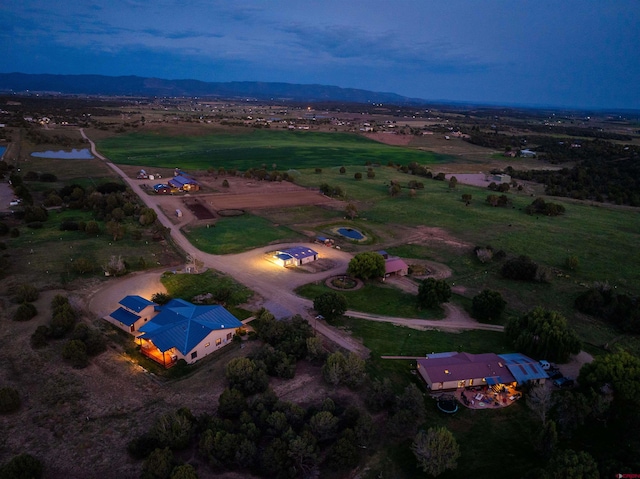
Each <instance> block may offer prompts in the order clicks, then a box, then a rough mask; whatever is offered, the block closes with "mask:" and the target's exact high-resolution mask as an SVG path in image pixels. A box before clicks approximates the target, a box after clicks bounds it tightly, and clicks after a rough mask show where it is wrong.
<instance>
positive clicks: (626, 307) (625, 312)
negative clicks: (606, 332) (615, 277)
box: [574, 283, 640, 334]
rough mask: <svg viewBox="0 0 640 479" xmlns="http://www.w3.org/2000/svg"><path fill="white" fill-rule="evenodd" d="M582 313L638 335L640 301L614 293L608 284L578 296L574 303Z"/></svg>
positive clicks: (600, 285)
mask: <svg viewBox="0 0 640 479" xmlns="http://www.w3.org/2000/svg"><path fill="white" fill-rule="evenodd" d="M574 305H575V307H576V309H577V310H578V311H580V312H582V313H585V314H590V315H592V316H596V317H598V318H602V319H604V320H605V321H607V322H608V323H611V324H613V325H615V326H616V327H618V328H619V329H620V330H622V331H624V332H628V333H632V334H638V333H640V300H639V299H638V297H634V296H629V295H627V294H623V293H616V292H615V291H614V290H613V289H612V288H611V287H610V286H609V285H608V284H606V283H604V284H597V285H595V286H593V287H591V288H589V289H588V290H587V291H585V292H584V293H582V294H581V295H580V296H578V297H577V298H576V300H575V302H574Z"/></svg>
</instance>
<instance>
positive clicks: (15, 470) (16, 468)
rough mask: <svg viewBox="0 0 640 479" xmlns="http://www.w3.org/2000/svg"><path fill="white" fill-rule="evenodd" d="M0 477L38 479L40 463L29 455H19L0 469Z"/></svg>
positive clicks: (40, 471)
mask: <svg viewBox="0 0 640 479" xmlns="http://www.w3.org/2000/svg"><path fill="white" fill-rule="evenodd" d="M0 477H3V478H5V479H40V478H41V477H42V463H41V462H40V460H38V459H37V458H35V457H33V456H32V455H30V454H20V455H18V456H14V457H13V458H11V460H10V461H9V462H7V463H6V464H5V465H4V466H2V467H0Z"/></svg>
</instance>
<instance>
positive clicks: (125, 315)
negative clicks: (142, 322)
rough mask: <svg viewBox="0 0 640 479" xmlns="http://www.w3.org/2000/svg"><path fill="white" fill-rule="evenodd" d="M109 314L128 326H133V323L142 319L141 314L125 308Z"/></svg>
mask: <svg viewBox="0 0 640 479" xmlns="http://www.w3.org/2000/svg"><path fill="white" fill-rule="evenodd" d="M109 316H111V317H112V318H113V319H115V320H116V321H120V322H121V323H122V324H126V325H127V326H131V325H132V324H133V323H135V322H136V321H137V320H139V319H140V316H138V315H137V314H134V313H132V312H131V311H127V310H126V309H124V308H118V309H116V310H115V311H114V312H113V313H111V314H110V315H109Z"/></svg>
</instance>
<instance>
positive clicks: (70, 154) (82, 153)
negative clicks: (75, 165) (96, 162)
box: [31, 148, 94, 160]
mask: <svg viewBox="0 0 640 479" xmlns="http://www.w3.org/2000/svg"><path fill="white" fill-rule="evenodd" d="M31 156H33V157H34V158H52V159H56V160H93V158H94V156H93V155H92V154H91V152H90V151H89V149H88V148H82V149H81V150H76V149H75V148H74V149H73V150H71V151H65V150H58V151H53V150H47V151H35V152H33V153H31Z"/></svg>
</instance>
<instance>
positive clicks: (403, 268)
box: [384, 258, 409, 276]
mask: <svg viewBox="0 0 640 479" xmlns="http://www.w3.org/2000/svg"><path fill="white" fill-rule="evenodd" d="M392 274H395V275H396V276H406V275H407V274H409V266H407V263H405V262H404V261H403V260H402V259H400V258H388V259H387V260H386V261H385V262H384V275H385V276H389V275H392Z"/></svg>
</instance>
